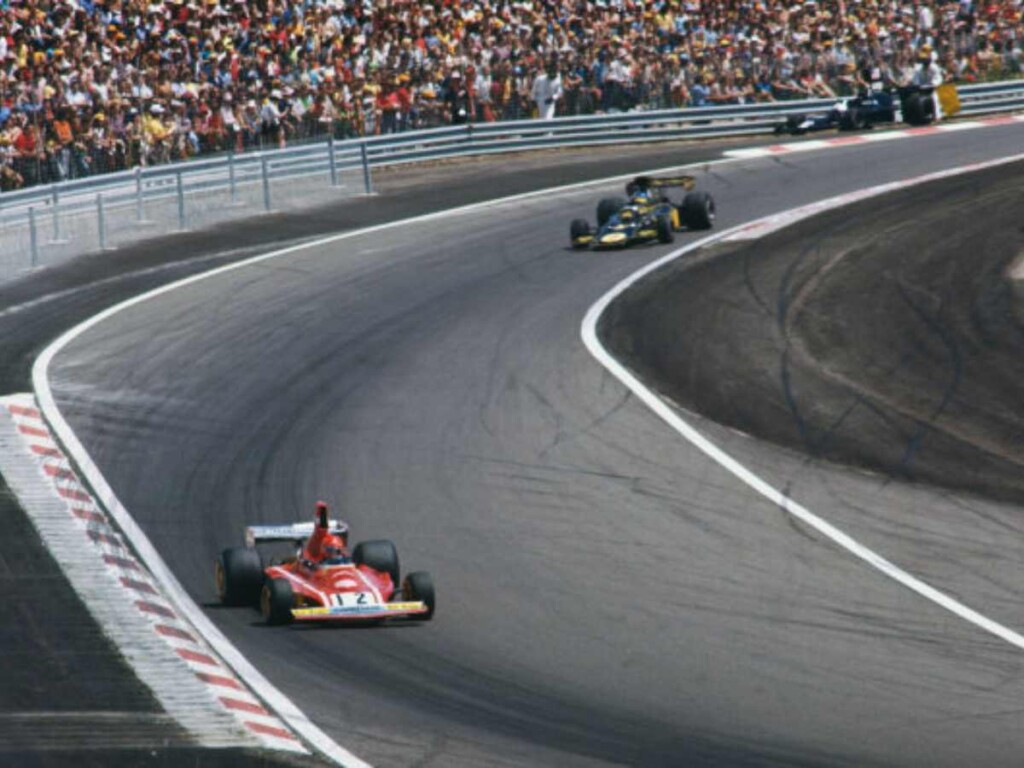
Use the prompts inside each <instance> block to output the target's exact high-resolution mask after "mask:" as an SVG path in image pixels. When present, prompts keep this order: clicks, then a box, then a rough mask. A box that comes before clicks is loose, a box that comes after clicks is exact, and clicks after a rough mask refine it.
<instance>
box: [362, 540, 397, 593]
mask: <svg viewBox="0 0 1024 768" xmlns="http://www.w3.org/2000/svg"><path fill="white" fill-rule="evenodd" d="M352 559H353V560H354V561H355V563H356V565H365V566H367V567H369V568H373V570H375V571H381V572H383V573H387V574H390V576H391V583H392V584H393V585H394V587H395V589H398V585H399V584H401V583H402V582H401V578H400V577H401V570H400V569H399V564H398V550H397V549H395V545H394V544H393V543H392V542H390V541H388V540H387V539H374V540H372V541H361V542H359V543H358V544H356V548H355V551H353V552H352Z"/></svg>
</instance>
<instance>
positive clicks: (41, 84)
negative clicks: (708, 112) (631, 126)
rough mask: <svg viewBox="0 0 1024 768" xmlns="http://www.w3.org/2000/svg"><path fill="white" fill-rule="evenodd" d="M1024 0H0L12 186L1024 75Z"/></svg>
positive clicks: (5, 162) (2, 123) (5, 175)
mask: <svg viewBox="0 0 1024 768" xmlns="http://www.w3.org/2000/svg"><path fill="white" fill-rule="evenodd" d="M1021 2H1022V0H514V1H510V0H305V1H303V2H297V1H296V0H0V169H2V173H0V184H2V187H3V188H4V189H10V188H14V187H17V186H20V185H27V184H34V183H39V182H47V181H54V180H62V179H69V178H75V177H79V176H83V175H88V174H92V173H97V172H101V171H104V170H115V169H121V168H129V167H132V166H134V165H137V164H155V163H162V162H168V161H171V160H178V159H184V158H188V157H191V156H193V155H196V154H200V153H205V152H216V151H227V150H231V151H237V152H242V151H246V150H248V149H250V148H254V147H262V146H281V145H284V144H286V143H291V142H295V141H298V140H302V139H305V138H308V137H314V136H320V137H322V136H324V135H333V136H335V137H338V138H346V137H352V136H362V135H373V134H378V133H389V132H395V131H403V130H408V129H415V128H423V127H432V126H436V125H441V124H450V123H460V122H467V121H492V120H515V119H520V118H527V117H556V116H559V115H577V114H589V113H595V112H610V111H615V110H629V109H658V108H670V107H687V106H699V105H705V104H727V103H747V102H757V101H771V100H777V99H787V98H801V97H831V96H833V95H837V96H842V95H846V94H848V93H852V92H853V90H855V89H856V88H857V85H858V82H859V81H860V72H861V71H862V69H864V68H865V67H866V66H872V67H875V68H876V69H877V70H878V71H880V72H882V73H883V76H884V79H885V80H887V81H889V82H892V83H900V82H903V81H905V80H907V79H909V77H910V76H911V72H912V68H913V66H914V64H915V62H916V61H917V60H918V59H919V57H921V56H922V55H928V56H931V57H933V58H934V59H935V60H936V62H937V63H938V64H939V65H940V66H941V67H942V68H943V70H944V71H945V72H946V73H947V75H948V76H949V77H951V78H952V79H954V80H956V81H960V82H963V81H971V80H984V79H1001V78H1005V77H1012V76H1015V75H1016V74H1017V73H1018V72H1019V71H1020V69H1021V45H1022V41H1021V38H1022V32H1024V25H1022V21H1021V14H1022V6H1021Z"/></svg>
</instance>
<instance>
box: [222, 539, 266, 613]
mask: <svg viewBox="0 0 1024 768" xmlns="http://www.w3.org/2000/svg"><path fill="white" fill-rule="evenodd" d="M214 579H215V580H216V582H217V596H218V597H220V601H221V602H222V603H224V605H253V606H254V605H256V604H257V603H258V602H259V599H260V589H261V588H262V587H263V558H262V557H260V553H259V552H258V551H257V550H255V549H250V548H249V547H232V548H230V549H225V550H224V551H223V552H221V555H220V557H219V558H217V562H216V564H215V565H214Z"/></svg>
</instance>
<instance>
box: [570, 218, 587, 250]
mask: <svg viewBox="0 0 1024 768" xmlns="http://www.w3.org/2000/svg"><path fill="white" fill-rule="evenodd" d="M589 234H590V222H589V221H587V220H586V219H573V220H572V223H571V224H570V225H569V237H571V238H572V247H573V248H586V245H577V244H576V238H578V237H586V236H587V235H589Z"/></svg>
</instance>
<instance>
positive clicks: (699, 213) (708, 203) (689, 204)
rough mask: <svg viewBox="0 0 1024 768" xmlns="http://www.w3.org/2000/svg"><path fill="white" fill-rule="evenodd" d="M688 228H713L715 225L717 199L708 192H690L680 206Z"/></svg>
mask: <svg viewBox="0 0 1024 768" xmlns="http://www.w3.org/2000/svg"><path fill="white" fill-rule="evenodd" d="M679 218H681V219H682V221H683V224H684V225H685V226H686V228H687V229H711V227H713V226H714V225H715V201H714V198H712V197H711V195H709V194H708V193H707V192H690V193H689V194H688V195H687V196H686V197H685V198H683V204H682V205H681V206H680V207H679Z"/></svg>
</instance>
